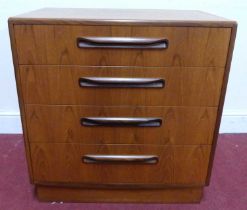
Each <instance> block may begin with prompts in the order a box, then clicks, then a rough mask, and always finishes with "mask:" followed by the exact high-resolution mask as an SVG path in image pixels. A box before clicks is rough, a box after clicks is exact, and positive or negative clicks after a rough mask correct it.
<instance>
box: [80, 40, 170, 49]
mask: <svg viewBox="0 0 247 210" xmlns="http://www.w3.org/2000/svg"><path fill="white" fill-rule="evenodd" d="M77 46H78V47H79V48H128V49H166V48H168V40H167V39H164V38H143V37H134V38H133V37H79V38H77Z"/></svg>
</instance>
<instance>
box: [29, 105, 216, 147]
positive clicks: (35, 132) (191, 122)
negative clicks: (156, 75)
mask: <svg viewBox="0 0 247 210" xmlns="http://www.w3.org/2000/svg"><path fill="white" fill-rule="evenodd" d="M26 110H27V112H26V113H27V116H26V117H27V124H28V131H29V140H30V142H80V143H85V144H105V143H107V144H182V145H189V144H196V145H197V144H211V143H212V135H213V131H214V125H215V120H216V112H217V109H216V108H210V107H208V108H205V107H192V108H188V107H128V106H127V107H126V106H125V107H123V106H122V107H118V106H116V107H100V106H38V105H27V106H26ZM82 117H158V118H162V120H163V122H162V126H161V127H114V128H113V127H86V126H82V125H81V124H80V119H81V118H82ZM51 131H52V132H51Z"/></svg>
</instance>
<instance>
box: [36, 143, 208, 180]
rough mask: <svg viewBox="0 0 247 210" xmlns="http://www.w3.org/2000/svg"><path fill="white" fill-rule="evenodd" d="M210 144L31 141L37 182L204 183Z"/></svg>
mask: <svg viewBox="0 0 247 210" xmlns="http://www.w3.org/2000/svg"><path fill="white" fill-rule="evenodd" d="M210 148H211V147H210V146H155V145H106V144H105V145H83V144H62V143H60V144H51V143H31V156H32V166H33V171H34V177H35V181H37V182H38V183H42V182H44V183H46V182H51V183H53V182H57V183H59V182H62V183H63V182H65V183H92V184H113V183H114V184H115V183H118V184H123V183H125V184H176V185H178V184H182V185H192V184H194V185H203V184H205V178H206V175H207V168H208V161H209V152H210ZM86 154H101V155H156V156H157V157H158V159H159V160H158V163H156V164H143V163H128V164H126V163H115V164H114V163H84V162H83V161H82V157H83V155H86Z"/></svg>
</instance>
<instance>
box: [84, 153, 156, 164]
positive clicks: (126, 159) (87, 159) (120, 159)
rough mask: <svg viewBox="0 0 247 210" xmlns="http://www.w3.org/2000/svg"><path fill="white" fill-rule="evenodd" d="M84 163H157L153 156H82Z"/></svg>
mask: <svg viewBox="0 0 247 210" xmlns="http://www.w3.org/2000/svg"><path fill="white" fill-rule="evenodd" d="M82 159H83V162H84V163H145V164H155V163H158V157H157V156H155V155H91V154H90V155H84V156H83V157H82Z"/></svg>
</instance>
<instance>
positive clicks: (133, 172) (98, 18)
mask: <svg viewBox="0 0 247 210" xmlns="http://www.w3.org/2000/svg"><path fill="white" fill-rule="evenodd" d="M236 28H237V24H236V22H234V21H229V20H226V19H224V18H220V17H217V16H214V15H210V14H207V13H204V12H199V11H166V10H108V9H102V10H101V9H100V10H99V9H41V10H38V11H34V12H31V13H27V14H24V15H20V16H17V17H13V18H10V19H9V29H10V36H11V44H12V51H13V59H14V67H15V75H16V82H17V89H18V95H19V103H20V110H21V116H22V125H23V132H24V137H25V148H26V157H27V160H28V166H29V174H30V179H31V182H32V183H33V184H35V186H36V193H37V196H38V198H39V199H40V200H43V201H82V202H173V203H174V202H199V201H200V199H201V197H202V191H203V187H204V186H206V185H208V184H209V180H210V174H211V170H212V162H213V157H214V151H215V147H216V142H217V136H218V130H219V125H220V119H221V114H222V107H223V103H224V96H225V92H226V85H227V80H228V75H229V70H230V63H231V57H232V52H233V46H234V40H235V35H236Z"/></svg>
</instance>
